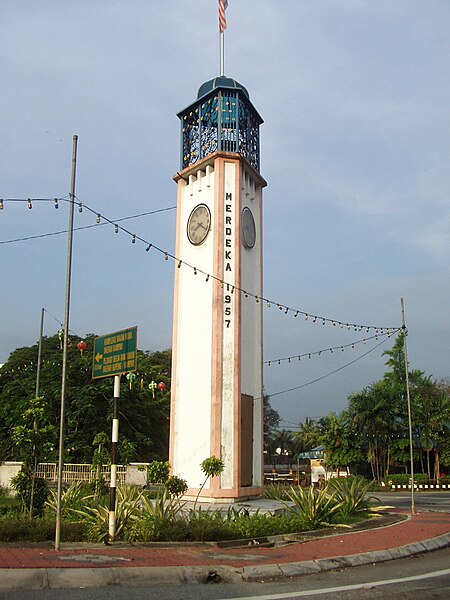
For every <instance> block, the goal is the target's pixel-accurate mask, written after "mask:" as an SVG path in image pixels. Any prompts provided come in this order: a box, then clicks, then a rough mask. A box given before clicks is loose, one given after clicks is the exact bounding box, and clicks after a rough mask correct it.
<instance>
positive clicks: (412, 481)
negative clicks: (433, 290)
mask: <svg viewBox="0 0 450 600" xmlns="http://www.w3.org/2000/svg"><path fill="white" fill-rule="evenodd" d="M400 302H401V305H402V334H403V353H404V355H405V376H406V379H405V381H406V400H407V403H408V426H409V456H410V463H411V514H412V515H414V514H415V506H414V449H413V434H412V414H411V397H410V393H409V372H408V349H407V345H406V336H407V335H408V330H407V329H406V323H405V305H404V302H403V298H400Z"/></svg>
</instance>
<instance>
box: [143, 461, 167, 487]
mask: <svg viewBox="0 0 450 600" xmlns="http://www.w3.org/2000/svg"><path fill="white" fill-rule="evenodd" d="M169 472H170V463H169V462H168V461H162V460H154V461H153V462H151V463H150V464H149V465H148V467H147V478H148V481H149V482H150V483H166V481H167V479H168V477H169Z"/></svg>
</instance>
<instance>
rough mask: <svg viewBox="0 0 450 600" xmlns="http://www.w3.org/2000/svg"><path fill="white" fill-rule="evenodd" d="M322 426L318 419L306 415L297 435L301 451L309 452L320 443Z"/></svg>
mask: <svg viewBox="0 0 450 600" xmlns="http://www.w3.org/2000/svg"><path fill="white" fill-rule="evenodd" d="M319 436H320V426H319V424H318V422H317V421H315V420H314V419H310V418H309V417H306V419H305V420H304V421H303V423H300V424H299V428H298V431H297V432H296V433H295V437H296V438H297V439H298V441H299V442H300V446H301V451H302V452H307V451H308V450H312V449H313V448H315V447H316V446H318V444H319Z"/></svg>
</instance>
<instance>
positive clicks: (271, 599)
mask: <svg viewBox="0 0 450 600" xmlns="http://www.w3.org/2000/svg"><path fill="white" fill-rule="evenodd" d="M443 575H450V569H443V570H442V571H434V572H432V573H424V574H423V575H411V576H410V577H401V578H398V579H385V580H383V581H366V582H364V583H355V584H352V585H341V586H339V587H333V588H321V589H319V590H302V591H299V592H287V593H284V594H266V595H262V596H242V597H241V598H233V599H232V600H281V599H283V598H300V597H302V596H319V595H321V594H332V593H333V592H344V591H348V590H360V589H363V588H373V587H380V586H382V585H393V584H395V583H406V582H408V581H422V580H423V579H432V578H434V577H442V576H443ZM221 600H230V598H223V599H221Z"/></svg>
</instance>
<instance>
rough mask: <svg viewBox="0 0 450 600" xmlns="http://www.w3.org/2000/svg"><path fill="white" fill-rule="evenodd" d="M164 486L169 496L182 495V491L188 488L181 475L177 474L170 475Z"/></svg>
mask: <svg viewBox="0 0 450 600" xmlns="http://www.w3.org/2000/svg"><path fill="white" fill-rule="evenodd" d="M164 487H165V488H166V490H167V491H168V492H169V494H170V495H171V496H175V497H176V498H178V496H182V495H183V494H184V492H185V491H186V490H187V489H188V486H187V483H186V481H185V480H184V479H181V477H177V475H172V476H171V477H169V479H168V480H167V481H166V483H165V484H164Z"/></svg>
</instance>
